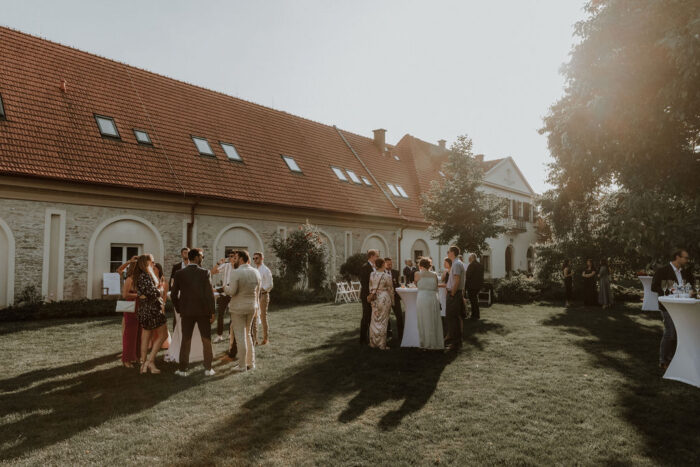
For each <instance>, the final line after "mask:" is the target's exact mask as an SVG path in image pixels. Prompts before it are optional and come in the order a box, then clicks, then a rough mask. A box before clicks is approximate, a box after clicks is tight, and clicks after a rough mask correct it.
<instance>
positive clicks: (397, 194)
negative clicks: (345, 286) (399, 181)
mask: <svg viewBox="0 0 700 467" xmlns="http://www.w3.org/2000/svg"><path fill="white" fill-rule="evenodd" d="M386 186H388V187H389V190H391V194H392V195H394V196H401V195H400V194H399V192H398V191H397V190H396V187H395V186H394V185H392V184H391V183H387V184H386Z"/></svg>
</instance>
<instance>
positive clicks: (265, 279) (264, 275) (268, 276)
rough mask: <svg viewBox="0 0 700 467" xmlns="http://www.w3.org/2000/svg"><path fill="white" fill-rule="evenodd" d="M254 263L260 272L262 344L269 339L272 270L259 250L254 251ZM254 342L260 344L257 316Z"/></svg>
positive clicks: (254, 320) (253, 330)
mask: <svg viewBox="0 0 700 467" xmlns="http://www.w3.org/2000/svg"><path fill="white" fill-rule="evenodd" d="M253 263H254V264H255V267H256V268H257V269H258V272H259V273H260V280H261V282H260V300H259V301H260V308H259V311H258V312H259V313H260V319H261V320H262V328H263V341H262V343H261V344H260V345H266V344H267V343H268V342H269V341H268V338H269V334H268V331H269V327H268V324H267V307H268V305H269V304H270V291H271V290H272V285H273V284H272V272H271V271H270V268H268V267H267V266H265V264H264V263H263V254H262V253H261V252H259V251H256V252H255V253H253ZM251 330H252V332H253V342H254V343H255V345H257V344H258V321H257V318H256V319H253V327H252V329H251Z"/></svg>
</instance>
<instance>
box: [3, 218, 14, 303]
mask: <svg viewBox="0 0 700 467" xmlns="http://www.w3.org/2000/svg"><path fill="white" fill-rule="evenodd" d="M0 258H3V259H4V261H0V308H4V307H6V306H10V305H12V302H13V301H14V299H15V293H14V289H15V238H14V236H13V235H12V231H11V230H10V227H9V226H8V225H7V224H6V223H5V221H3V220H2V219H0Z"/></svg>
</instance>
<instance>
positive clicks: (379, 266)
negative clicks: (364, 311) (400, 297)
mask: <svg viewBox="0 0 700 467" xmlns="http://www.w3.org/2000/svg"><path fill="white" fill-rule="evenodd" d="M374 266H375V268H376V270H375V271H374V272H373V273H372V274H371V275H370V276H369V290H370V298H372V297H373V298H374V299H373V300H372V322H371V323H370V325H369V346H370V347H375V348H378V349H381V350H386V349H387V346H386V329H387V326H388V325H389V314H390V313H391V308H392V307H393V306H394V285H393V284H394V283H393V281H392V279H391V273H390V272H387V271H386V270H385V269H384V260H383V259H381V258H379V259H377V260H376V261H375V263H374Z"/></svg>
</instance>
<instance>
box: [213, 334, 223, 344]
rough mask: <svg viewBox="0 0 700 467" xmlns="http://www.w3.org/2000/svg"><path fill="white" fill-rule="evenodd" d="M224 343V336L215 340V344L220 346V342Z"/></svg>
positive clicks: (219, 336)
mask: <svg viewBox="0 0 700 467" xmlns="http://www.w3.org/2000/svg"><path fill="white" fill-rule="evenodd" d="M223 341H224V336H221V335H218V336H216V339H214V343H215V344H218V343H219V342H223Z"/></svg>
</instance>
